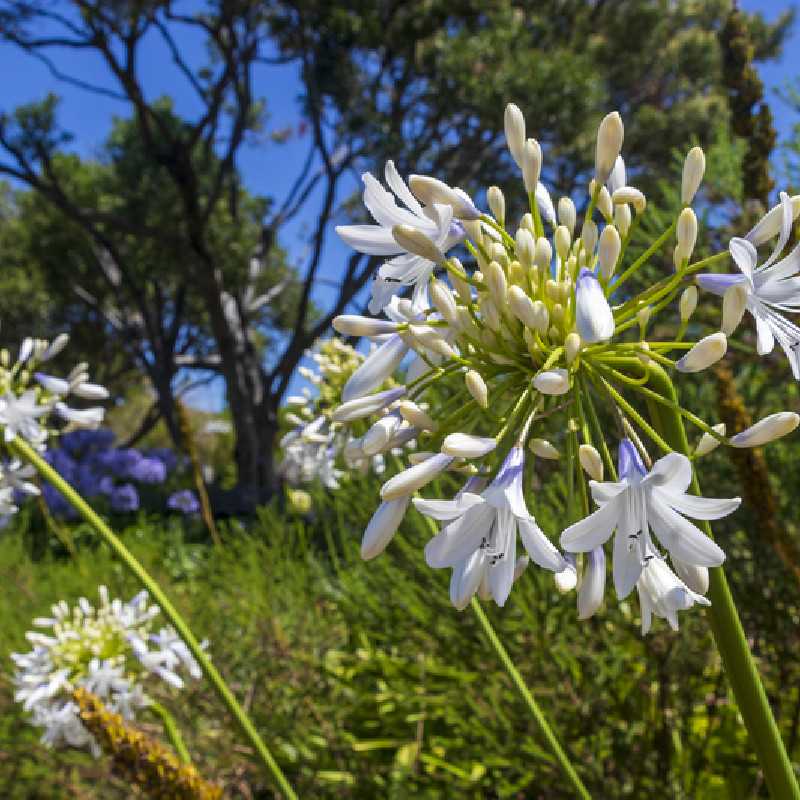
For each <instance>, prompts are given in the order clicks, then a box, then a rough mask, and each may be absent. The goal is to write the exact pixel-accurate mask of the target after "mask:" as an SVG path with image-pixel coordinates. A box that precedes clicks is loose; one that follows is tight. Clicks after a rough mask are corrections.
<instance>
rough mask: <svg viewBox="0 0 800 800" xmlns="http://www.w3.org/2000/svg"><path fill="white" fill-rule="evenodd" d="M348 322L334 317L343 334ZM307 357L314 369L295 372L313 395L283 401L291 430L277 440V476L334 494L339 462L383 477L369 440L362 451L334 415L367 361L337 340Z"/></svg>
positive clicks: (381, 463) (320, 345) (304, 393)
mask: <svg viewBox="0 0 800 800" xmlns="http://www.w3.org/2000/svg"><path fill="white" fill-rule="evenodd" d="M348 319H349V318H348V317H339V322H340V326H341V329H342V330H343V331H344V332H348V330H349V329H348V328H347V320H348ZM376 322H378V321H377V320H376ZM358 332H359V335H361V334H362V333H364V331H363V329H361V328H359V331H358ZM374 352H376V351H374ZM306 355H307V356H308V357H309V358H310V359H311V360H312V361H313V363H314V366H315V369H311V368H309V367H300V370H299V372H300V374H301V376H302V377H303V378H305V379H306V380H307V381H308V382H309V383H310V384H311V385H312V386H313V387H314V388H315V389H316V394H315V395H314V396H312V393H311V391H310V390H309V389H308V388H304V389H303V391H302V394H297V395H292V396H290V397H287V398H286V413H285V414H284V416H283V421H284V422H285V423H286V424H288V425H289V426H291V427H290V429H289V430H288V431H287V432H286V433H285V434H284V435H283V437H282V438H281V441H280V446H281V451H282V456H283V457H282V460H281V465H280V472H281V475H282V476H283V478H284V480H285V481H286V482H287V483H288V484H289V485H290V486H293V487H298V486H302V485H304V484H308V483H311V482H313V481H315V480H319V481H320V482H321V483H322V485H323V486H325V487H326V488H328V489H331V490H333V489H338V488H339V485H340V483H339V482H340V480H341V478H342V476H343V475H344V474H345V473H344V471H343V470H341V469H340V468H339V467H338V466H337V461H339V460H341V461H342V462H343V463H344V464H346V465H347V466H348V467H349V468H353V469H358V470H360V471H362V472H366V471H367V470H369V469H370V468H371V469H372V470H373V471H374V472H375V473H377V474H380V473H382V472H383V470H384V459H383V455H381V454H380V453H378V452H377V449H376V450H375V452H371V450H372V448H373V446H374V442H372V441H369V440H368V441H367V442H366V444H365V446H363V447H362V446H361V445H362V443H361V442H360V441H357V440H356V438H355V437H354V436H353V428H352V426H349V425H346V424H345V423H346V420H345V421H343V420H341V419H340V418H339V416H337V414H336V413H334V412H335V406H336V404H337V403H338V402H339V401H340V400H341V398H342V392H343V390H344V387H345V386H346V385H347V384H348V382H350V380H351V379H352V378H354V377H355V378H356V380H357V375H358V373H359V371H360V370H361V369H362V368H363V367H364V364H365V363H367V362H369V360H370V358H371V356H367V357H366V358H365V356H364V355H363V354H361V353H359V352H358V351H357V350H356V349H354V348H353V347H351V346H350V345H348V344H345V343H344V342H342V341H341V340H339V339H336V338H334V339H327V340H325V341H321V342H319V343H318V344H317V346H316V348H315V349H314V350H313V351H309V352H308V353H306ZM367 366H369V364H367ZM395 366H396V364H395ZM392 369H393V368H392ZM390 371H391V370H390ZM387 385H388V384H387ZM405 427H406V428H408V427H410V426H408V425H405Z"/></svg>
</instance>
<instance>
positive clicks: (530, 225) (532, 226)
mask: <svg viewBox="0 0 800 800" xmlns="http://www.w3.org/2000/svg"><path fill="white" fill-rule="evenodd" d="M519 226H520V228H526V229H527V230H529V231H530V232H531V233H532V234H533V235H534V236H535V235H536V223H534V221H533V214H531V212H530V211H528V212H526V213H525V214H523V215H522V219H521V220H520V221H519Z"/></svg>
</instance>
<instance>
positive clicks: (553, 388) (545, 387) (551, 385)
mask: <svg viewBox="0 0 800 800" xmlns="http://www.w3.org/2000/svg"><path fill="white" fill-rule="evenodd" d="M533 388H534V389H536V390H537V391H539V392H541V393H542V394H550V395H560V394H566V393H567V392H568V391H569V373H568V372H567V370H565V369H550V370H546V371H545V372H540V373H539V374H538V375H536V377H535V378H534V379H533Z"/></svg>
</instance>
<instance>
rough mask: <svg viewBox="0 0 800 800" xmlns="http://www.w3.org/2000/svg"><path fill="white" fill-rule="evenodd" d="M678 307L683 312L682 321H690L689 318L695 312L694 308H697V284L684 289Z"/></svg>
mask: <svg viewBox="0 0 800 800" xmlns="http://www.w3.org/2000/svg"><path fill="white" fill-rule="evenodd" d="M678 308H679V310H680V314H681V322H683V323H686V322H688V321H689V318H690V317H691V316H692V314H694V310H695V309H696V308H697V287H696V286H687V287H686V288H685V289H684V290H683V294H681V299H680V302H679V304H678Z"/></svg>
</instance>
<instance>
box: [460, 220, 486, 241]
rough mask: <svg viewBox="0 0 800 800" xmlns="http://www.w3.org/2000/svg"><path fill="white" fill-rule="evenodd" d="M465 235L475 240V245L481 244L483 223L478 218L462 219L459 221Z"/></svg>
mask: <svg viewBox="0 0 800 800" xmlns="http://www.w3.org/2000/svg"><path fill="white" fill-rule="evenodd" d="M461 225H462V226H463V227H464V230H465V231H466V234H467V236H468V237H469V238H470V239H472V241H473V242H475V244H476V245H482V244H483V225H482V223H481V221H480V220H479V219H464V220H462V221H461Z"/></svg>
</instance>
